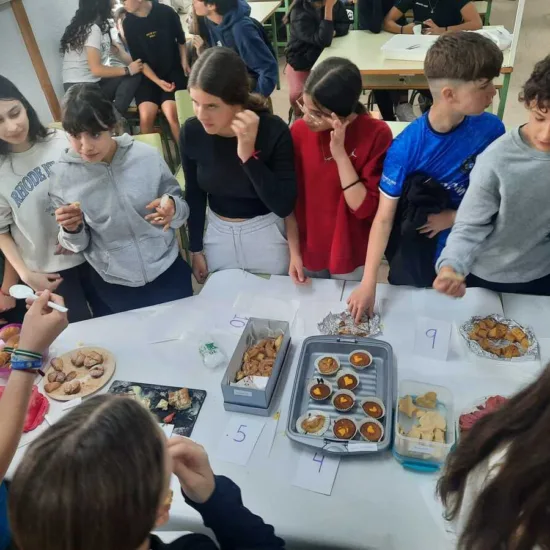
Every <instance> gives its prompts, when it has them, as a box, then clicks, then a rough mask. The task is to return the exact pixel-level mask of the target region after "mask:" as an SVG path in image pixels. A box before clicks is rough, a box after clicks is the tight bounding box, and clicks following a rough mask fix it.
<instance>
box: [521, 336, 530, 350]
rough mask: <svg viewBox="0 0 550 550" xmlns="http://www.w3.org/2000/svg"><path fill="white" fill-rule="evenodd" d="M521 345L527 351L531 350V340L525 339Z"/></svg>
mask: <svg viewBox="0 0 550 550" xmlns="http://www.w3.org/2000/svg"><path fill="white" fill-rule="evenodd" d="M519 345H520V346H521V347H522V348H523V349H525V350H527V349H529V338H524V339H523V340H522V341H521V342H520V343H519Z"/></svg>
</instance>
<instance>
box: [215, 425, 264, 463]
mask: <svg viewBox="0 0 550 550" xmlns="http://www.w3.org/2000/svg"><path fill="white" fill-rule="evenodd" d="M264 426H265V420H260V419H258V418H252V417H250V416H241V415H236V416H233V417H232V418H231V420H230V421H229V423H228V424H227V427H226V428H225V432H224V433H223V435H222V439H221V441H220V443H219V445H218V449H217V451H216V457H217V458H219V459H220V460H223V461H225V462H233V463H234V464H239V465H240V466H246V465H247V464H248V460H249V459H250V456H251V455H252V452H253V451H254V447H255V446H256V442H257V441H258V438H259V437H260V435H261V433H262V430H263V429H264Z"/></svg>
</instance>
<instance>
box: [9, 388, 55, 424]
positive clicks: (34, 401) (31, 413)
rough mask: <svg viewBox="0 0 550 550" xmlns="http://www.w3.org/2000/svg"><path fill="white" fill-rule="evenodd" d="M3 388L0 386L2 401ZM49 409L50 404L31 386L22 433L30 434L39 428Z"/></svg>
mask: <svg viewBox="0 0 550 550" xmlns="http://www.w3.org/2000/svg"><path fill="white" fill-rule="evenodd" d="M4 388H5V386H0V399H2V394H3V393H4ZM49 408H50V402H49V401H48V400H47V399H46V398H45V397H44V396H43V395H42V394H41V393H40V392H39V391H38V388H37V387H36V386H33V388H32V393H31V399H30V401H29V408H28V409H27V417H26V418H25V426H24V427H23V431H24V432H30V431H31V430H34V429H35V428H37V427H38V426H40V424H42V422H44V417H45V416H46V413H47V412H48V409H49Z"/></svg>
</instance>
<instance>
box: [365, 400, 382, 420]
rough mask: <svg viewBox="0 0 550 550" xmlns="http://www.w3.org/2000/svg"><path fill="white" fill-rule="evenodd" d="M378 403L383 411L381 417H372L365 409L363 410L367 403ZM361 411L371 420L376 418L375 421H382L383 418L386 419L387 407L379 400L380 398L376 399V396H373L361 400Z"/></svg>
mask: <svg viewBox="0 0 550 550" xmlns="http://www.w3.org/2000/svg"><path fill="white" fill-rule="evenodd" d="M369 402H370V403H376V404H377V405H380V408H381V409H382V414H381V415H380V416H372V415H371V414H369V413H368V412H367V411H366V410H365V409H364V408H363V405H364V404H365V403H369ZM360 404H361V410H362V411H363V413H365V415H366V416H367V417H369V418H374V419H375V420H380V419H381V418H384V416H386V406H385V405H384V402H383V401H382V400H381V399H379V398H378V397H375V396H374V395H373V396H370V397H364V398H363V399H361V403H360Z"/></svg>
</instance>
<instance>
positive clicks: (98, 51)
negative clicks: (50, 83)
mask: <svg viewBox="0 0 550 550" xmlns="http://www.w3.org/2000/svg"><path fill="white" fill-rule="evenodd" d="M113 3H114V2H113V0H80V2H79V6H78V10H76V13H75V15H74V17H73V18H72V20H71V22H70V23H69V25H68V26H67V28H66V29H65V32H64V33H63V37H62V38H61V47H60V51H61V53H62V54H63V86H64V88H65V91H67V90H68V89H69V88H70V87H71V86H73V85H74V84H84V83H94V82H95V83H97V84H98V85H99V87H100V88H101V89H102V91H103V94H104V95H105V96H106V97H107V98H108V99H109V100H110V101H113V102H114V104H115V108H116V110H117V111H118V112H119V113H120V115H121V116H124V114H125V113H126V111H127V110H128V107H129V106H130V103H131V102H132V100H133V99H134V95H135V93H136V90H137V88H138V86H139V84H140V81H141V72H142V70H143V63H142V62H141V59H136V60H134V61H132V58H131V57H130V54H128V53H127V52H126V51H125V49H124V47H123V46H122V45H121V44H120V42H118V41H113V40H112V38H111V35H110V30H111V26H110V23H109V20H110V19H111V18H112V7H113ZM111 56H113V57H115V58H117V59H118V60H119V61H120V62H121V63H117V64H113V65H117V66H111V65H110V61H109V60H110V57H111Z"/></svg>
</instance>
